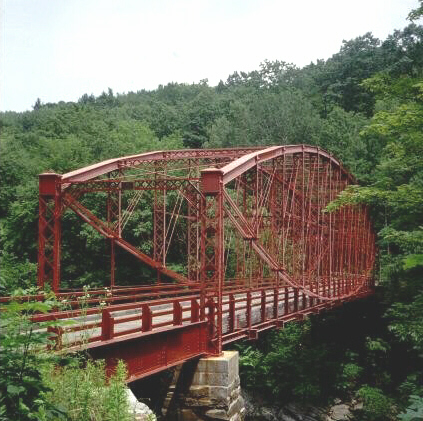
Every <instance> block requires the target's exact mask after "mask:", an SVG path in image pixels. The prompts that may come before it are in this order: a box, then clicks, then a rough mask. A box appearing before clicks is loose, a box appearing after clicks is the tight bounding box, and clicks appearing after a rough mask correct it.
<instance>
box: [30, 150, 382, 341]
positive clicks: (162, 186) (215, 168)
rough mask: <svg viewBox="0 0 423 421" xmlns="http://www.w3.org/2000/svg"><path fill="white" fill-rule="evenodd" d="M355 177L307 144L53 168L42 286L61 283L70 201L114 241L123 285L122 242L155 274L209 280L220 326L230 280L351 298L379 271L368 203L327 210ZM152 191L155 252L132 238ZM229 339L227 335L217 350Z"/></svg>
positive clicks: (43, 206)
mask: <svg viewBox="0 0 423 421" xmlns="http://www.w3.org/2000/svg"><path fill="white" fill-rule="evenodd" d="M353 182H354V180H353V178H352V176H351V175H350V174H348V172H347V171H345V169H344V168H343V167H342V165H341V164H340V163H339V162H338V161H337V160H336V159H335V158H333V157H332V156H331V155H330V154H328V153H327V152H325V151H322V150H321V149H319V148H315V147H310V146H304V145H295V146H283V147H269V148H244V149H228V150H181V151H164V152H161V151H159V152H151V153H147V154H141V155H135V156H131V157H123V158H119V159H116V160H109V161H104V162H102V163H99V164H95V165H93V166H91V167H87V168H83V169H81V170H77V171H73V172H71V173H67V174H63V175H59V174H41V175H40V216H39V273H38V282H39V285H40V286H43V285H45V284H46V283H50V284H51V285H52V287H53V289H54V290H56V291H57V290H58V289H59V286H60V241H61V227H60V219H61V215H62V214H63V212H64V211H65V210H66V209H70V210H72V211H74V212H75V213H76V214H78V215H79V216H80V217H81V218H82V220H84V221H85V222H87V223H89V224H90V225H91V226H92V227H94V229H96V230H97V232H99V233H100V234H101V235H102V236H104V237H106V238H107V239H109V241H110V257H111V281H110V282H111V285H112V286H114V285H115V282H116V281H117V282H118V281H119V280H115V256H114V255H115V247H116V246H117V247H120V248H123V249H124V250H126V251H127V252H129V253H131V254H132V255H133V256H135V257H137V258H138V259H139V260H141V261H142V262H144V263H145V264H146V265H148V266H150V267H151V268H153V269H155V270H156V271H157V279H155V280H154V282H164V281H165V280H166V279H168V278H170V279H171V280H173V281H176V282H180V283H199V284H201V286H202V289H203V291H204V294H203V298H202V299H203V301H204V303H203V304H206V305H207V306H208V308H209V310H208V312H207V314H208V315H209V316H208V317H209V318H210V319H211V320H213V323H212V325H213V326H214V327H213V329H214V330H215V331H216V332H218V331H219V330H221V316H220V318H219V309H220V308H221V304H222V302H221V300H222V291H223V290H224V289H225V288H227V287H229V286H234V285H237V286H239V287H240V288H244V289H246V290H248V289H249V288H253V287H257V286H261V285H274V286H276V287H277V286H281V287H282V286H286V285H289V286H291V287H294V288H297V289H298V290H301V292H302V293H304V294H306V295H308V296H310V297H313V298H316V299H318V300H334V299H339V298H342V297H349V296H351V295H354V294H356V293H358V292H359V291H360V290H361V289H363V288H365V287H366V286H368V285H369V280H370V279H371V277H372V269H373V265H374V256H375V238H374V234H373V230H372V228H371V224H370V219H369V215H368V210H367V209H366V208H365V207H363V206H349V207H344V208H342V209H341V210H340V211H338V212H336V213H331V214H328V213H325V212H323V210H324V208H325V207H326V205H327V204H328V203H329V202H330V201H331V200H333V199H334V198H335V197H336V195H337V194H338V193H339V192H340V191H342V190H343V189H344V188H345V187H346V186H347V185H348V184H351V183H353ZM94 194H96V195H99V196H100V197H103V198H104V207H105V211H104V213H103V214H100V213H98V212H97V213H96V212H95V211H93V210H90V209H88V207H87V206H86V205H84V203H85V202H84V197H85V196H87V195H94ZM143 195H149V196H148V197H149V198H151V200H149V202H150V203H151V205H150V206H151V207H152V211H153V227H154V229H153V238H152V239H151V240H152V244H153V247H152V253H151V255H148V254H147V253H145V252H143V251H142V250H141V249H140V248H138V247H136V246H135V245H133V244H130V243H129V242H128V241H127V240H126V239H125V238H126V232H127V230H128V227H129V226H130V224H129V225H128V223H129V222H130V221H131V218H133V215H134V212H135V211H136V209H138V208H139V206H140V204H141V203H142V200H141V199H142V197H143ZM182 236H183V238H184V240H183V241H181V237H182ZM176 237H178V244H179V245H180V244H182V243H183V244H185V246H184V247H185V250H184V251H183V250H181V252H182V253H183V254H184V255H185V261H186V270H185V271H184V273H177V272H175V271H173V270H171V269H170V268H169V267H168V254H169V250H170V249H171V247H172V244H174V241H175V238H176ZM170 263H172V262H170ZM206 301H207V303H206ZM201 311H202V312H203V314H202V317H203V318H204V317H205V312H204V306H201ZM215 312H216V317H215V316H214V313H215ZM220 313H221V312H220ZM212 337H213V335H212ZM219 340H221V339H219V335H215V342H216V343H215V346H216V347H217V348H220V347H221V343H219Z"/></svg>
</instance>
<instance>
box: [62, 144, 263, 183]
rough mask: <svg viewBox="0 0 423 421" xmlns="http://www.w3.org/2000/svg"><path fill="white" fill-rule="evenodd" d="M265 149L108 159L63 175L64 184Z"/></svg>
mask: <svg viewBox="0 0 423 421" xmlns="http://www.w3.org/2000/svg"><path fill="white" fill-rule="evenodd" d="M262 148H263V147H261V146H260V147H246V148H231V149H180V150H169V151H153V152H146V153H142V154H137V155H128V156H124V157H121V158H115V159H108V160H106V161H102V162H98V163H96V164H93V165H89V166H88V167H84V168H80V169H77V170H75V171H71V172H68V173H66V174H63V175H62V177H61V180H62V182H74V181H87V180H91V179H93V178H95V177H98V176H100V175H103V174H107V173H109V172H112V171H116V170H119V169H123V168H131V167H134V166H137V165H140V164H142V163H146V162H155V161H177V160H181V159H198V158H215V159H216V158H233V159H235V158H238V157H240V156H243V155H245V154H246V153H249V152H251V151H255V150H257V149H262Z"/></svg>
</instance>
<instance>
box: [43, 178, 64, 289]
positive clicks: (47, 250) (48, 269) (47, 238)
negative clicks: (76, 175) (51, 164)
mask: <svg viewBox="0 0 423 421" xmlns="http://www.w3.org/2000/svg"><path fill="white" fill-rule="evenodd" d="M60 181H61V175H59V174H55V173H44V174H40V175H39V219H38V227H39V232H38V282H37V283H38V286H39V287H40V288H44V287H45V285H46V283H48V284H50V286H51V288H52V290H53V291H54V292H58V291H59V286H60V248H61V223H60V222H61V221H60V219H61V214H62V195H61V187H62V186H61V183H60Z"/></svg>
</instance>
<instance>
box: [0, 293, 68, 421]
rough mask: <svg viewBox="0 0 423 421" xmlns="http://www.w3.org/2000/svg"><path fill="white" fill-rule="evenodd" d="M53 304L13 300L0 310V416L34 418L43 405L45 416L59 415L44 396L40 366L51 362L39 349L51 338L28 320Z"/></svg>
mask: <svg viewBox="0 0 423 421" xmlns="http://www.w3.org/2000/svg"><path fill="white" fill-rule="evenodd" d="M54 305H55V302H54V300H49V299H47V300H46V301H44V302H17V301H12V302H11V303H10V304H8V305H6V306H4V307H3V308H2V311H1V313H0V315H1V319H0V324H1V331H0V343H1V347H2V352H1V356H0V419H1V420H36V419H38V411H39V410H40V408H42V407H43V408H45V410H44V412H45V414H46V418H45V419H61V418H62V416H63V412H62V411H61V410H60V409H59V408H58V407H55V406H53V405H51V403H50V402H49V401H47V400H45V398H44V394H45V393H46V392H47V391H48V387H47V386H46V385H45V384H44V382H43V380H42V377H41V372H40V366H41V365H42V364H45V363H46V362H49V363H53V362H54V358H53V357H52V355H47V354H45V353H43V352H42V350H43V349H44V348H45V346H46V345H47V344H48V342H49V340H50V339H51V334H50V333H47V331H46V328H47V327H48V326H51V325H52V323H51V322H48V323H41V324H39V325H38V326H37V327H36V326H34V324H33V323H32V322H31V321H30V317H31V315H32V314H34V313H35V312H43V313H46V312H47V311H49V310H50V309H51V308H52V307H53V306H54Z"/></svg>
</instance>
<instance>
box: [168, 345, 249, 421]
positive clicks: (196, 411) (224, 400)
mask: <svg viewBox="0 0 423 421" xmlns="http://www.w3.org/2000/svg"><path fill="white" fill-rule="evenodd" d="M238 357H239V356H238V352H237V351H224V352H223V355H221V356H218V357H208V358H201V359H200V360H196V361H192V362H187V363H185V364H183V365H180V366H178V367H177V369H176V370H175V373H174V377H173V381H172V383H171V386H170V387H169V391H168V393H167V397H166V399H165V402H164V407H163V409H162V412H163V415H164V418H165V419H168V420H178V421H194V420H199V421H202V420H204V421H205V420H228V421H241V420H243V419H244V413H245V407H244V400H243V398H242V396H241V386H240V382H239V368H238Z"/></svg>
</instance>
